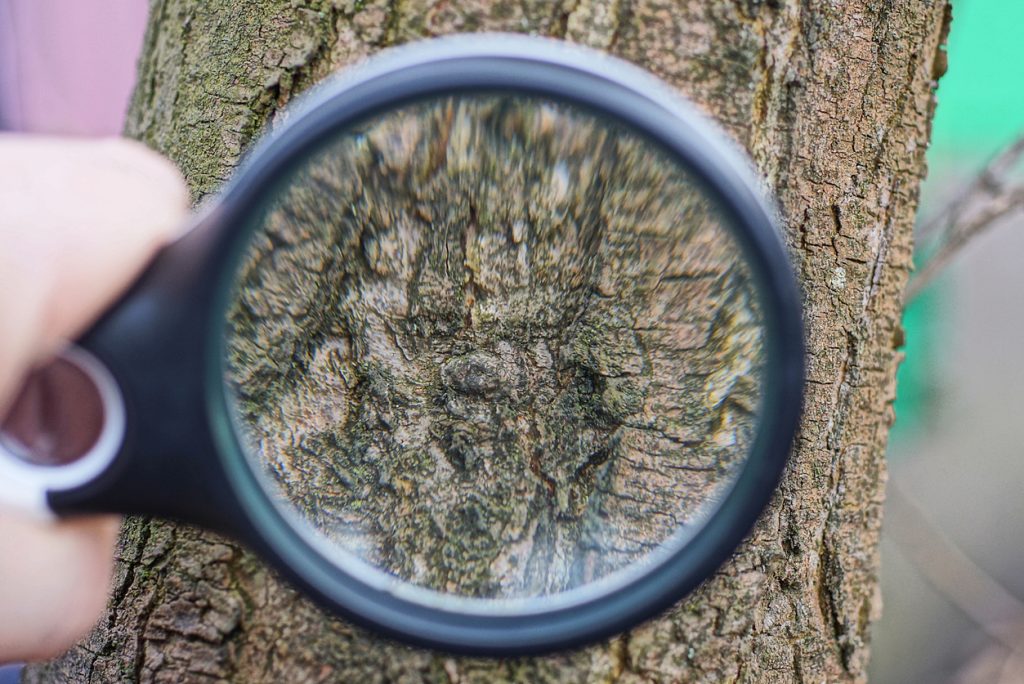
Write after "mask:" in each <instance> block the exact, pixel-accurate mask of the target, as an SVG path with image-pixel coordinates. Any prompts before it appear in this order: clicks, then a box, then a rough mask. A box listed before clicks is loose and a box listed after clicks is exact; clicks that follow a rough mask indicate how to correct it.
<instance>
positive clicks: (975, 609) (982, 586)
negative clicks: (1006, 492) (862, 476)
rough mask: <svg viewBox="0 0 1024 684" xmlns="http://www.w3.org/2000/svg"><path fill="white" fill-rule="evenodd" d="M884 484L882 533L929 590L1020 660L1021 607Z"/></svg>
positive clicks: (1023, 642)
mask: <svg viewBox="0 0 1024 684" xmlns="http://www.w3.org/2000/svg"><path fill="white" fill-rule="evenodd" d="M894 480H895V478H893V479H890V481H889V491H888V497H887V499H886V505H887V506H890V507H891V511H890V514H889V515H887V516H886V520H885V522H886V527H887V529H888V530H889V531H890V532H891V533H892V535H893V537H894V539H895V541H896V542H897V548H898V550H899V552H900V554H901V555H903V556H905V557H906V558H907V560H909V561H910V562H911V563H912V564H913V565H914V567H915V568H916V569H917V571H918V572H919V573H921V576H922V577H924V578H925V580H926V581H927V582H928V583H929V584H931V585H932V587H933V588H934V589H935V590H936V591H938V592H939V593H940V594H942V595H943V596H944V597H946V599H948V600H949V601H950V602H951V603H952V604H953V605H955V606H956V607H957V608H959V609H960V610H961V611H962V612H963V613H964V614H965V615H966V616H967V617H968V618H970V619H971V621H972V622H974V623H976V624H977V625H978V626H979V627H980V628H981V629H982V630H983V631H984V632H985V633H986V634H987V635H988V636H989V637H991V638H992V639H994V640H995V641H997V642H999V643H1000V644H1002V645H1003V646H1005V647H1006V648H1008V649H1009V650H1010V651H1011V653H1013V654H1014V655H1016V656H1017V659H1019V658H1021V657H1024V602H1022V601H1021V600H1020V599H1019V598H1017V597H1016V596H1015V595H1013V594H1012V593H1011V592H1010V591H1009V590H1007V589H1006V588H1005V587H1004V586H1003V585H1001V584H1000V583H999V582H997V581H996V580H995V579H994V578H993V577H992V576H991V575H989V574H988V573H987V572H986V571H985V570H984V569H983V568H981V567H980V566H978V564H977V563H975V562H974V561H972V560H971V559H970V558H969V557H968V556H967V554H965V553H964V552H963V551H961V550H960V548H959V547H958V546H957V545H956V544H955V543H954V542H953V541H952V540H951V539H950V538H949V537H947V536H946V535H945V534H943V533H942V531H941V530H939V529H938V528H937V527H936V526H935V525H934V524H932V522H931V521H930V520H929V519H928V516H927V514H926V513H925V512H924V511H922V510H921V508H920V507H919V506H918V505H917V504H916V503H914V501H912V500H911V499H910V498H909V497H908V496H907V495H906V494H905V493H904V492H903V490H902V489H901V488H900V487H899V486H898V485H897V484H896V482H895V481H894Z"/></svg>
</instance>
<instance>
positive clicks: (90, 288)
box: [0, 135, 188, 412]
mask: <svg viewBox="0 0 1024 684" xmlns="http://www.w3.org/2000/svg"><path fill="white" fill-rule="evenodd" d="M0 206H2V207H4V211H3V212H0V244H2V245H3V249H0V320H2V321H4V324H5V328H6V330H5V333H4V335H2V336H0V412H2V411H3V410H4V408H5V406H6V402H8V401H9V400H10V396H11V394H12V393H13V391H14V389H15V387H16V386H17V384H18V383H19V382H20V380H21V378H22V377H23V374H24V373H25V372H26V371H27V370H28V368H29V367H31V366H32V365H33V364H34V363H37V362H39V361H41V360H42V359H43V358H45V357H46V356H47V355H49V354H51V353H52V352H53V351H54V349H55V348H56V347H57V345H59V344H60V343H61V342H62V341H63V340H66V339H69V338H73V337H74V336H75V335H77V334H79V333H80V332H82V331H83V329H84V328H85V327H86V326H87V325H88V324H89V323H90V322H91V321H93V320H94V319H95V318H96V317H97V316H98V315H99V314H100V313H101V312H102V310H103V308H104V307H105V306H107V305H109V304H110V303H111V302H112V301H113V300H114V299H115V298H116V296H117V295H118V293H120V292H121V291H123V290H124V289H125V288H126V287H127V286H128V285H129V284H130V283H131V281H132V280H133V279H134V278H135V277H136V276H137V275H138V274H139V272H140V271H141V270H142V268H143V267H144V266H145V265H146V263H147V261H148V260H149V258H150V257H151V256H152V255H153V253H154V252H155V251H156V249H157V248H158V247H159V246H160V245H161V244H163V243H165V242H167V241H168V240H169V239H171V237H173V236H174V235H175V233H176V232H177V231H179V230H180V229H181V226H182V225H184V221H185V217H186V216H187V212H188V194H187V191H186V189H185V186H184V183H183V182H182V180H181V176H180V174H178V172H177V170H176V169H175V168H174V167H173V165H171V164H170V163H169V162H168V161H167V160H165V159H163V158H162V157H160V156H159V155H157V154H155V153H153V152H151V151H150V150H148V149H146V148H145V147H144V146H142V145H140V144H138V143H133V142H130V141H126V140H120V139H111V140H105V141H88V140H71V139H53V138H37V137H31V136H10V135H7V136H5V135H0Z"/></svg>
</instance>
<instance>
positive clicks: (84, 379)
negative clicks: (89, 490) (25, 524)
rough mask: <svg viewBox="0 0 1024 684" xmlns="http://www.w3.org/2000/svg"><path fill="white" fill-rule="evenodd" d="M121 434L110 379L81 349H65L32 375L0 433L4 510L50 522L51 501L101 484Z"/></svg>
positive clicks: (120, 410) (117, 396)
mask: <svg viewBox="0 0 1024 684" xmlns="http://www.w3.org/2000/svg"><path fill="white" fill-rule="evenodd" d="M124 433H125V410H124V402H123V399H122V396H121V393H120V390H119V388H118V385H117V383H116V382H115V380H114V378H113V376H112V375H111V373H110V371H109V370H108V369H107V368H106V367H105V366H104V365H103V363H101V362H100V361H99V360H98V359H97V358H96V357H95V356H94V355H92V354H90V353H89V352H88V351H86V350H85V349H83V348H82V347H80V346H76V345H72V346H70V347H68V348H66V349H64V350H63V351H61V352H60V353H59V354H58V355H57V356H56V357H54V359H52V360H51V361H50V362H48V363H47V364H46V365H45V366H43V367H41V368H38V369H36V370H34V371H32V373H31V374H30V375H29V377H28V378H27V379H26V381H25V383H24V385H23V386H22V388H21V390H20V392H19V393H18V395H17V396H16V398H15V400H14V402H13V405H12V406H11V408H10V409H9V410H8V413H7V416H6V417H5V418H4V420H3V423H2V426H0V508H6V509H14V510H17V511H19V512H21V513H24V514H29V515H32V516H35V517H40V518H51V517H53V516H54V515H55V511H54V510H53V508H52V507H51V504H50V497H49V495H50V493H51V492H56V491H62V490H69V489H74V488H77V487H81V486H82V485H84V484H86V483H88V482H90V481H92V480H94V479H96V478H97V477H99V476H100V475H101V474H102V473H103V472H104V471H105V470H107V468H109V467H110V465H111V463H113V462H114V460H115V459H116V457H117V455H118V452H119V451H120V449H121V446H122V443H123V440H124Z"/></svg>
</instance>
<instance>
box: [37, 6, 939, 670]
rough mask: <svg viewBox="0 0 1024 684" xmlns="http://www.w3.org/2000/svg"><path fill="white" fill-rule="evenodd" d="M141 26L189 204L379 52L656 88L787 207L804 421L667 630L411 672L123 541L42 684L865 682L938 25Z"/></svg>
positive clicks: (228, 552)
mask: <svg viewBox="0 0 1024 684" xmlns="http://www.w3.org/2000/svg"><path fill="white" fill-rule="evenodd" d="M150 22H151V23H150V30H149V33H148V37H147V40H146V48H145V55H144V57H143V60H142V63H141V72H140V79H139V86H138V89H137V92H136V95H135V100H134V104H133V108H132V111H131V115H130V124H129V133H130V134H131V135H133V136H135V137H138V138H140V139H142V140H144V141H146V142H147V143H148V144H150V145H151V146H153V147H155V148H157V149H159V150H162V151H164V152H165V153H167V154H168V155H170V157H171V158H172V159H174V160H175V161H176V162H177V163H178V164H179V165H180V166H181V167H182V169H183V170H184V172H185V174H186V176H187V177H188V179H189V181H190V183H191V185H192V187H193V190H194V192H195V195H196V197H197V198H198V197H202V196H203V195H205V194H207V193H209V192H211V191H212V190H214V189H215V188H216V187H217V185H218V184H219V183H220V182H221V181H222V180H223V179H225V178H226V177H227V176H229V175H230V173H231V170H232V168H233V167H234V166H235V165H236V164H237V161H238V158H239V155H240V154H241V153H242V152H243V150H244V149H245V147H246V145H247V144H248V143H249V142H250V141H251V140H252V139H253V137H254V136H255V135H256V134H257V133H258V132H259V131H260V130H261V129H262V128H263V127H264V126H265V125H266V124H267V123H268V122H271V121H272V120H273V118H274V115H275V112H276V111H277V110H278V108H279V107H280V106H281V105H283V104H284V103H285V102H287V101H288V99H289V98H290V97H291V96H292V95H293V94H294V93H296V92H298V91H301V90H302V89H303V88H305V87H307V86H308V85H310V84H311V83H313V82H315V81H316V80H317V79H318V78H320V77H322V76H323V75H325V74H327V73H329V72H330V71H332V70H334V69H336V68H338V67H340V66H343V65H345V64H348V63H350V62H352V61H353V60H355V59H358V58H359V57H361V56H363V55H366V54H369V53H372V52H373V51H375V50H377V49H378V48H380V47H383V46H386V45H391V44H396V43H401V42H405V41H408V40H412V39H415V38H417V37H420V36H424V35H435V34H442V33H450V32H454V31H476V30H500V31H517V32H523V31H530V32H536V33H541V34H546V35H554V36H561V37H565V38H567V39H569V40H573V41H577V42H581V43H586V44H588V45H591V46H595V47H599V48H602V49H606V50H609V51H611V52H614V53H615V54H618V55H620V56H622V57H624V58H626V59H628V60H631V61H633V62H636V63H638V64H640V65H642V66H644V67H645V68H648V69H650V70H652V71H654V72H655V73H657V74H659V75H660V76H662V77H663V78H665V79H666V80H668V81H669V82H670V83H672V84H674V85H675V86H677V87H678V88H680V90H682V91H683V92H684V93H686V94H687V95H688V96H689V97H691V98H692V99H693V100H694V101H695V102H697V103H698V105H699V106H701V107H702V108H703V109H704V110H705V111H706V112H707V113H708V114H710V115H711V116H713V117H714V118H715V119H717V120H718V121H719V122H720V123H721V124H722V125H723V126H724V127H725V128H726V129H727V130H728V131H729V132H730V133H731V134H732V135H733V136H734V137H735V138H736V139H737V140H738V141H739V142H740V143H741V144H742V145H744V146H745V147H746V148H747V149H748V150H749V152H750V153H751V155H752V156H753V158H754V159H755V161H756V164H757V166H758V167H759V170H760V172H761V173H762V175H763V176H764V178H765V179H766V182H767V184H768V186H769V187H770V188H771V189H772V190H773V191H774V192H775V193H776V194H777V196H778V197H779V201H780V205H781V209H782V213H783V216H784V218H785V222H786V227H787V239H788V244H789V249H790V254H791V256H792V258H793V260H794V263H795V264H796V266H797V268H798V269H799V273H800V277H801V281H802V285H803V291H804V305H805V319H806V322H807V326H808V346H809V359H808V362H809V371H808V381H809V385H808V388H809V389H808V396H807V400H806V408H805V415H804V420H803V424H802V428H801V431H800V434H799V436H798V440H797V445H796V449H795V452H794V455H793V459H792V462H791V464H790V467H789V471H788V473H787V477H786V479H785V482H784V484H783V486H782V488H781V490H780V491H779V492H778V494H777V496H776V497H775V502H774V504H773V506H772V507H771V509H770V510H769V511H768V512H767V513H766V514H765V515H764V516H763V518H762V520H761V521H760V523H759V524H758V526H757V528H756V530H755V532H754V534H753V535H752V537H751V539H750V540H749V541H748V542H747V543H746V544H745V545H744V546H743V548H742V549H741V550H740V551H739V552H738V553H737V554H736V556H735V557H734V558H733V559H732V560H731V561H730V562H729V563H728V564H727V565H726V566H725V567H724V568H723V569H722V570H721V571H720V572H719V573H717V574H716V575H715V576H714V577H713V578H712V579H710V580H709V581H708V582H707V583H706V584H705V585H704V586H703V587H702V588H701V590H699V591H698V592H696V593H695V594H694V595H692V596H691V597H689V598H688V599H686V600H685V601H683V602H682V603H680V604H679V605H678V606H677V607H676V608H674V609H673V610H672V611H670V613H669V614H667V615H665V616H664V617H662V618H660V619H658V620H655V621H653V622H651V623H649V624H647V625H644V626H642V627H640V628H638V629H636V630H633V631H632V632H630V633H629V634H626V635H623V636H622V637H621V638H618V639H615V640H613V641H611V642H609V643H607V644H604V645H600V646H596V647H593V648H590V649H586V650H583V651H580V652H576V653H569V654H564V655H559V656H553V657H546V658H539V659H522V660H509V661H502V662H492V661H483V660H471V659H458V658H452V657H447V656H444V655H437V654H432V653H428V652H422V651H415V650H411V649H407V648H404V647H400V646H396V645H393V644H390V643H385V642H382V641H380V640H377V639H375V638H373V637H372V636H369V635H367V634H365V633H363V632H362V631H360V630H357V629H353V628H351V627H350V626H347V625H345V624H343V623H341V622H338V621H336V620H333V619H331V618H329V617H327V616H325V615H323V614H322V613H321V612H319V611H318V610H317V609H316V608H314V607H312V606H311V605H310V604H309V603H308V602H306V601H305V600H303V599H302V598H301V597H299V596H297V595H296V593H295V592H293V591H292V590H290V589H288V588H287V587H282V586H281V585H280V584H279V583H278V581H277V580H276V579H275V578H274V576H273V575H272V574H271V573H270V572H268V571H267V570H266V569H264V568H263V567H262V566H261V565H260V564H259V563H258V562H257V561H255V560H254V559H252V558H251V557H250V556H249V555H247V554H246V553H244V552H243V551H241V550H239V549H238V548H236V547H234V546H232V545H230V544H227V543H225V542H223V541H222V540H219V539H216V538H214V537H212V536H211V535H209V534H206V533H202V532H198V531H195V530H192V529H187V528H180V527H174V526H172V525H168V524H166V523H162V522H153V521H143V520H132V521H129V522H128V523H127V524H126V528H125V533H124V538H123V541H122V546H121V563H120V566H119V571H118V575H117V578H116V582H115V587H114V595H113V598H112V601H111V604H110V608H109V611H108V613H107V615H106V617H105V618H104V620H103V621H102V623H101V624H100V625H99V627H98V628H97V630H96V631H95V632H94V633H93V634H92V635H91V636H90V637H89V638H88V639H86V640H85V641H84V642H83V643H82V644H81V645H80V646H78V647H77V648H75V649H73V650H72V651H71V652H70V653H68V654H67V655H66V656H65V657H63V658H62V659H60V660H58V661H55V662H53V663H50V664H46V665H43V666H39V667H36V668H34V669H32V670H31V671H30V672H28V673H27V675H26V679H27V680H28V681H95V682H107V681H136V680H137V681H167V682H171V681H240V682H243V681H244V682H264V681H265V682H272V681H273V682H276V681H346V682H347V681H357V682H362V681H403V682H416V681H451V682H462V681H480V682H492V681H505V680H511V681H524V682H525V681H531V682H532V681H623V682H640V681H665V682H669V681H686V682H705V681H706V682H719V681H757V682H765V681H767V682H771V681H780V682H781V681H801V682H821V681H857V680H861V679H863V677H864V668H865V665H866V660H867V654H868V631H869V627H870V623H871V620H872V619H873V618H874V617H875V616H876V615H877V613H878V610H879V608H880V606H879V600H878V597H877V581H876V573H877V552H876V546H877V541H878V530H879V525H880V514H881V501H882V491H883V483H884V463H883V453H884V445H885V438H886V434H887V430H888V427H889V424H890V422H891V401H892V398H893V394H894V375H895V366H896V363H897V361H898V352H897V351H896V348H897V347H898V346H899V344H900V338H901V332H900V328H899V314H900V309H901V292H902V290H903V287H904V285H905V282H906V276H907V272H908V270H909V267H910V240H911V225H912V222H913V215H914V211H915V209H916V200H917V190H918V185H919V182H920V179H921V177H922V175H923V172H924V150H925V147H926V145H927V141H928V134H929V122H930V119H931V114H932V110H933V105H934V101H933V95H932V93H933V86H934V81H935V79H936V78H938V77H939V76H940V75H941V72H942V71H943V70H944V64H945V60H944V55H943V53H942V51H941V49H940V45H941V43H942V41H943V39H944V35H945V31H946V29H947V27H948V11H947V7H946V4H945V2H944V1H940V0H849V1H847V2H843V3H802V2H796V1H795V0H764V1H759V0H733V1H731V2H719V1H712V2H708V1H706V0H677V1H676V2H658V1H656V0H654V1H648V0H610V1H607V2H601V1H598V0H578V2H574V3H566V4H562V5H553V4H551V3H548V2H540V1H536V0H520V1H517V2H509V1H506V0H495V1H493V2H484V1H467V2H446V1H444V0H442V1H440V2H422V1H420V0H405V1H403V2H398V1H394V2H390V3H386V2H373V1H366V2H363V1H362V0H356V1H355V2H350V3H346V2H336V3H330V2H314V1H313V0H294V1H285V0H280V1H275V0H262V1H260V2H239V1H237V0H159V1H157V2H154V4H153V11H152V16H151V20H150ZM494 349H495V351H494V353H493V354H492V355H493V356H494V357H495V358H498V359H499V360H500V357H501V353H500V352H499V351H497V347H495V348H494ZM491 360H492V361H493V359H491ZM484 361H487V359H484ZM483 365H484V366H486V363H483ZM463 375H465V374H463ZM455 376H458V373H455ZM464 384H465V383H464ZM484 384H486V383H484Z"/></svg>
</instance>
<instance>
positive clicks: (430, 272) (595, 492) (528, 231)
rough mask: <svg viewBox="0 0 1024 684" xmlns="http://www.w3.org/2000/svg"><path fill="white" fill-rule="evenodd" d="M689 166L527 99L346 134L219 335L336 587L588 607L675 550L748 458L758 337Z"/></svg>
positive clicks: (254, 448) (420, 111)
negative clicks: (590, 599)
mask: <svg viewBox="0 0 1024 684" xmlns="http://www.w3.org/2000/svg"><path fill="white" fill-rule="evenodd" d="M728 221H729V219H728V218H727V217H726V215H725V214H724V213H722V212H721V211H720V209H719V207H718V205H717V203H716V201H715V200H714V199H713V198H712V197H710V196H709V195H708V194H707V191H706V190H705V188H704V186H703V185H702V184H701V183H700V182H698V180H697V179H696V178H695V177H694V176H693V175H692V174H691V173H690V172H689V171H688V170H687V168H686V167H685V166H683V165H682V164H681V162H680V161H678V159H676V158H675V157H673V156H672V155H671V154H670V153H668V152H667V151H665V150H663V149H661V148H660V147H659V146H658V145H656V144H655V143H653V142H651V141H650V140H649V139H647V138H645V137H643V136H641V135H640V134H638V133H636V132H633V131H632V130H630V129H628V128H627V127H626V126H624V125H622V124H619V123H616V122H614V121H611V120H609V119H607V118H604V117H602V116H600V115H598V114H595V113H593V112H591V111H590V110H587V109H584V108H582V107H580V106H576V105H572V104H568V103H564V102H555V101H552V100H547V99H544V98H542V97H535V96H528V95H495V94H479V95H459V96H451V97H439V98H435V99H431V100H425V101H419V102H416V103H413V104H407V105H403V106H401V107H400V108H397V109H393V110H390V111H387V112H384V113H382V114H379V115H377V116H375V117H372V118H370V119H369V120H366V121H364V122H362V123H361V124H359V125H357V126H354V127H352V128H350V129H348V130H345V131H341V132H339V133H338V135H336V136H335V137H334V138H332V139H330V140H327V141H325V142H324V143H323V144H322V145H321V146H320V147H319V148H318V149H316V150H315V151H314V152H313V153H312V154H311V155H310V156H308V157H307V158H306V159H305V160H304V161H303V163H302V164H301V165H300V166H299V167H297V168H295V169H294V170H293V171H292V172H291V173H290V174H289V175H287V176H286V177H284V178H283V179H282V180H281V181H280V182H279V183H278V185H277V188H276V191H275V192H273V193H271V194H270V195H269V196H268V197H267V199H266V202H265V205H264V209H263V211H262V213H260V214H259V215H258V218H257V219H256V220H254V222H253V224H252V226H251V230H252V238H251V242H250V244H249V247H248V248H247V251H246V252H245V254H244V255H243V256H242V258H241V260H240V262H239V267H238V269H239V270H238V272H237V276H236V280H235V287H234V290H233V295H232V299H231V304H230V306H229V311H228V318H227V324H226V328H225V332H226V335H227V339H226V345H225V349H226V354H227V358H226V369H227V377H226V387H227V390H228V393H229V397H230V401H229V405H231V406H232V408H233V410H234V411H235V414H236V415H235V416H234V418H235V421H236V430H237V431H238V433H239V437H240V441H241V442H242V443H243V447H244V448H245V449H246V450H247V453H246V458H247V459H248V462H249V464H250V465H251V467H252V468H253V469H254V470H255V471H256V473H257V474H258V476H259V478H258V479H259V481H260V482H261V483H262V487H263V488H264V489H265V493H266V495H267V497H268V499H269V500H271V501H272V502H273V504H274V505H275V506H276V507H277V508H278V510H279V511H280V512H281V513H283V514H284V515H285V516H286V517H287V518H288V519H289V520H290V521H291V524H292V525H293V527H295V529H296V530H297V531H299V532H300V533H301V534H303V535H304V536H306V537H307V538H311V539H314V540H316V541H315V544H316V545H317V546H318V547H319V548H321V549H328V551H326V552H325V554H326V555H328V556H329V557H330V558H331V560H332V561H333V562H335V563H336V564H338V565H339V566H340V567H342V568H345V569H349V570H352V569H354V568H355V569H358V568H362V570H360V572H365V571H366V566H367V565H368V566H370V567H372V568H374V569H375V570H376V571H379V572H380V573H384V574H386V575H388V576H391V577H393V578H396V579H397V580H401V581H402V582H404V583H407V584H409V585H413V586H415V587H419V588H421V589H427V590H432V591H434V592H440V593H441V594H444V595H448V596H459V597H466V598H478V599H484V598H486V599H518V598H528V597H538V596H549V595H552V594H558V593H561V592H566V591H569V590H574V589H578V588H581V587H584V586H586V585H589V584H591V583H594V582H597V581H599V580H604V579H605V578H609V577H610V576H613V575H616V573H619V572H620V571H623V570H625V569H627V568H630V567H641V568H642V567H644V565H645V564H647V563H651V562H653V561H654V560H656V559H657V558H658V557H659V553H660V552H664V551H666V550H674V549H675V548H678V546H679V545H680V544H683V543H685V541H686V538H687V537H688V535H690V534H692V533H693V532H694V531H695V530H696V529H698V528H699V527H700V525H701V524H702V521H704V520H705V519H706V518H707V517H708V516H709V515H710V514H711V513H713V512H714V510H715V507H716V504H717V502H718V501H720V500H721V498H722V497H723V495H724V494H725V493H726V492H727V491H728V489H729V487H730V485H731V484H732V483H733V481H734V480H735V476H736V474H737V473H738V472H739V470H740V469H741V468H742V466H743V463H744V461H745V459H746V458H747V457H748V453H749V451H750V447H751V443H752V441H753V436H754V433H755V431H756V428H757V417H758V414H759V411H760V403H761V401H760V399H761V389H762V366H763V361H764V349H763V316H762V313H761V310H760V308H759V306H758V302H757V296H756V287H755V283H754V280H753V277H752V274H751V272H750V271H749V269H748V265H747V264H746V262H745V257H744V253H743V251H742V250H741V248H740V245H739V243H738V242H737V240H736V239H735V238H734V236H733V233H732V231H731V229H730V228H729V225H728Z"/></svg>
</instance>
